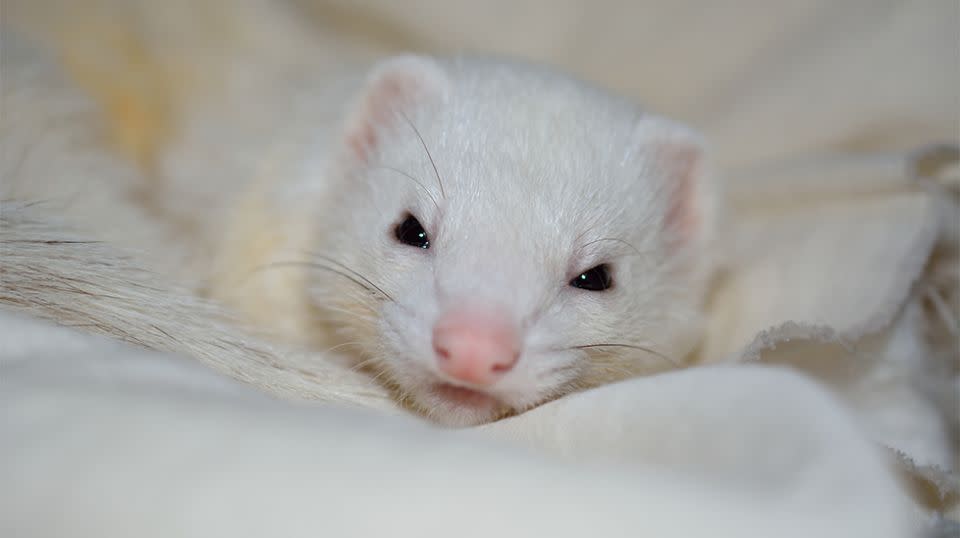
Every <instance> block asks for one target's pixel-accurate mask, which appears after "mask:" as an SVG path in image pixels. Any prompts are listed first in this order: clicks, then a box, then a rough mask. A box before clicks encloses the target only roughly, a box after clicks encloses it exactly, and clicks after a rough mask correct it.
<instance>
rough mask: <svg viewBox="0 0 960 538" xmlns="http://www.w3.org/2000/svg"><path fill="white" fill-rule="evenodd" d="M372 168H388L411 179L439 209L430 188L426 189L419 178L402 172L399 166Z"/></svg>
mask: <svg viewBox="0 0 960 538" xmlns="http://www.w3.org/2000/svg"><path fill="white" fill-rule="evenodd" d="M373 168H379V169H382V170H390V171H391V172H396V173H398V174H400V175H402V176H403V177H405V178H408V179H409V180H410V181H413V182H414V183H416V184H417V185H418V186H420V188H421V189H423V192H425V193H426V194H427V196H429V197H430V201H431V202H433V205H434V207H436V208H437V209H438V210H439V209H440V204H438V203H437V199H436V198H434V197H433V194H432V193H431V192H430V189H428V188H427V187H426V186H424V184H423V183H421V182H420V180H418V179H417V178H415V177H413V176H412V175H410V174H408V173H406V172H404V171H403V170H400V169H399V168H394V167H392V166H374V167H373Z"/></svg>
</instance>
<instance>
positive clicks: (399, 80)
mask: <svg viewBox="0 0 960 538" xmlns="http://www.w3.org/2000/svg"><path fill="white" fill-rule="evenodd" d="M442 77H443V75H442V73H441V72H440V71H439V68H438V67H436V66H435V65H434V64H433V63H432V61H430V60H428V59H426V58H419V57H401V58H397V59H394V60H390V61H388V63H386V64H385V65H382V66H380V67H379V68H377V70H376V71H375V72H374V74H373V75H372V77H371V80H370V82H369V83H368V85H367V89H366V92H365V94H364V96H363V97H362V98H361V101H360V105H359V107H358V110H357V112H356V113H355V114H354V116H353V118H352V119H351V123H350V125H349V126H348V129H347V134H346V142H347V146H348V147H349V148H350V150H351V152H352V153H353V155H354V156H355V157H356V158H357V159H360V160H367V159H368V158H369V157H370V154H371V153H372V152H373V151H374V150H375V149H376V147H377V144H378V143H380V140H379V136H380V133H381V132H382V131H381V130H382V129H383V128H385V127H390V126H391V125H392V124H393V123H395V122H396V121H397V118H399V117H400V114H401V113H402V111H403V110H404V109H405V108H408V107H410V106H412V105H414V104H415V103H416V102H418V101H420V100H422V99H425V98H427V96H428V95H430V94H431V93H438V92H440V91H442V89H443V84H444V81H443V78H442Z"/></svg>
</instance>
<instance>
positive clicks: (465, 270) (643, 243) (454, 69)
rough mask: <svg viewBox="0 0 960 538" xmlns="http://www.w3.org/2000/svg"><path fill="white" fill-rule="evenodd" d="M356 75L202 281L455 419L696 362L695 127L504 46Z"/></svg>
mask: <svg viewBox="0 0 960 538" xmlns="http://www.w3.org/2000/svg"><path fill="white" fill-rule="evenodd" d="M344 80H353V82H346V83H344V84H330V85H329V86H326V87H324V86H320V87H310V88H309V89H307V90H306V91H305V92H304V93H305V96H303V99H304V102H305V103H307V104H306V106H304V107H301V108H300V109H299V110H300V112H298V113H297V114H296V116H297V117H296V118H295V119H294V120H291V121H292V122H293V123H296V124H297V125H306V128H304V130H303V131H302V136H301V137H300V138H299V139H298V140H299V142H296V143H293V142H290V141H289V140H286V141H285V143H281V144H280V147H281V149H280V150H279V151H277V150H275V151H274V162H279V163H281V164H280V165H276V166H264V167H263V168H264V169H268V170H269V172H267V173H264V174H262V175H263V176H264V177H266V178H267V179H262V180H261V181H259V182H254V183H253V186H252V187H250V188H249V189H247V190H246V191H245V193H244V194H243V195H241V196H240V197H239V201H238V202H237V203H236V204H235V207H234V208H233V209H231V212H232V215H233V216H232V218H228V219H226V221H225V222H227V224H226V225H225V226H223V228H222V229H223V230H224V232H223V235H222V236H220V237H219V238H218V239H217V240H216V241H215V242H214V243H215V244H216V245H217V246H218V248H219V252H218V255H217V256H216V262H215V264H214V265H215V269H214V270H213V271H212V274H213V275H215V277H214V278H211V280H210V282H211V285H210V286H209V287H208V288H207V290H206V291H207V293H209V294H210V295H211V296H213V297H215V298H217V299H219V300H222V301H224V302H227V303H229V304H231V305H233V306H234V307H235V308H237V309H239V310H241V311H244V312H246V313H247V314H248V315H249V317H250V318H251V319H254V320H256V321H257V322H258V323H259V324H260V325H261V326H272V327H273V328H275V329H276V330H277V331H278V332H281V333H283V332H286V333H287V334H291V333H292V334H294V335H295V336H299V337H302V338H303V339H305V340H306V341H308V342H309V343H310V345H311V346H313V347H314V348H315V349H319V350H325V351H328V352H329V354H330V355H331V356H333V358H331V360H339V361H343V362H345V363H346V364H348V365H349V366H350V367H351V368H355V369H359V370H362V371H366V372H368V373H369V374H370V375H372V376H373V378H374V379H376V380H377V381H378V382H379V383H382V384H383V385H384V386H386V387H389V388H390V389H391V390H392V391H393V392H394V394H395V395H396V397H397V398H398V400H399V401H400V402H402V403H403V404H405V405H406V406H407V407H409V408H411V409H413V410H415V411H417V412H419V413H422V414H423V415H425V416H426V417H429V418H430V419H432V420H434V421H436V422H438V423H441V424H445V425H449V426H466V425H473V424H478V423H483V422H488V421H492V420H495V419H497V418H500V417H503V416H506V415H509V414H513V413H518V412H522V411H524V410H526V409H529V408H532V407H534V406H537V405H538V404H541V403H543V402H545V401H548V400H551V399H554V398H557V397H559V396H562V395H564V394H567V393H569V392H571V391H576V390H583V389H586V388H589V387H593V386H597V385H600V384H604V383H609V382H612V381H615V380H619V379H623V378H626V377H630V376H636V375H641V374H645V373H651V372H656V371H660V370H664V369H669V368H676V367H679V366H681V365H682V364H683V361H684V359H685V357H686V356H687V355H688V353H689V352H690V351H691V350H692V349H693V348H694V346H695V345H696V343H697V340H698V338H699V335H700V331H701V324H702V320H701V303H702V301H703V294H704V288H705V283H706V279H707V277H708V274H709V266H710V263H709V259H710V256H709V250H710V244H711V239H712V236H713V232H714V229H715V227H716V225H715V220H716V213H717V211H716V205H717V204H716V203H715V200H716V189H715V181H714V179H713V177H712V175H711V173H710V166H709V162H708V155H707V150H706V148H705V144H704V141H703V140H702V139H701V137H700V136H699V135H698V134H697V133H696V132H694V131H693V130H692V129H690V128H688V127H685V126H683V125H681V124H679V123H676V122H674V121H671V120H669V119H666V118H664V117H660V116H657V115H654V114H650V113H648V112H645V111H643V110H642V109H641V108H639V107H638V106H637V105H635V104H634V103H632V102H630V101H628V100H626V99H624V98H621V97H618V96H616V95H613V94H611V93H609V92H607V91H605V90H603V89H601V88H598V87H594V86H592V85H590V84H588V83H586V82H583V81H580V80H577V79H575V78H572V77H570V76H567V75H564V74H560V73H557V72H555V71H553V70H551V69H550V68H547V67H543V66H538V65H531V64H526V63H521V62H517V61H509V60H504V59H493V58H478V57H456V58H431V57H425V56H414V55H405V56H399V57H394V58H390V59H387V60H384V61H382V62H380V63H379V64H377V65H375V66H374V67H372V68H371V69H370V70H369V71H368V72H367V73H366V74H365V75H363V76H360V77H357V78H355V79H344ZM281 138H282V137H281ZM292 138H296V137H292ZM198 151H201V152H202V149H200V150H198ZM276 155H280V157H276ZM279 275H283V276H282V277H281V276H279Z"/></svg>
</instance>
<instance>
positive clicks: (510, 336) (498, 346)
mask: <svg viewBox="0 0 960 538" xmlns="http://www.w3.org/2000/svg"><path fill="white" fill-rule="evenodd" d="M504 318H506V316H505V315H502V314H498V313H497V312H488V311H484V310H475V309H474V310H470V309H461V310H454V311H452V312H448V313H446V314H444V315H443V316H442V317H441V318H440V320H438V321H437V324H436V326H435V327H434V328H433V350H434V352H435V353H436V354H437V365H438V366H439V367H440V371H442V372H443V373H445V374H447V375H448V376H450V377H452V378H453V379H456V380H459V381H466V382H467V383H472V384H475V385H490V384H491V383H493V382H494V381H496V380H497V379H499V378H500V377H501V376H502V375H503V374H505V373H507V372H509V371H510V370H511V369H512V368H513V366H514V365H515V364H516V363H517V359H519V358H520V345H519V342H518V338H517V333H516V330H514V328H513V325H512V324H511V323H510V322H508V321H505V319H504Z"/></svg>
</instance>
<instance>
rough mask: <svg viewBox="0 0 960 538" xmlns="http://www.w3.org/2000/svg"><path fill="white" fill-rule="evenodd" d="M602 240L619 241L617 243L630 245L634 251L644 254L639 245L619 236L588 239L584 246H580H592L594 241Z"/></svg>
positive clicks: (639, 254) (638, 254)
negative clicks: (636, 245)
mask: <svg viewBox="0 0 960 538" xmlns="http://www.w3.org/2000/svg"><path fill="white" fill-rule="evenodd" d="M601 241H615V242H617V243H622V244H624V245H626V246H628V247H630V248H631V249H633V251H634V252H636V253H637V256H641V255H643V252H641V251H640V249H638V248H637V247H635V246H633V244H632V243H630V242H628V241H626V240H623V239H619V238H617V237H601V238H600V239H594V240H593V241H588V242H586V243H584V244H583V246H582V247H580V248H586V247H588V246H590V245H592V244H594V243H599V242H601Z"/></svg>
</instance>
